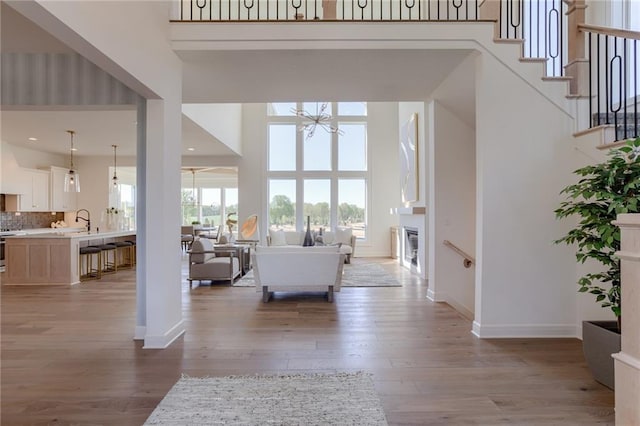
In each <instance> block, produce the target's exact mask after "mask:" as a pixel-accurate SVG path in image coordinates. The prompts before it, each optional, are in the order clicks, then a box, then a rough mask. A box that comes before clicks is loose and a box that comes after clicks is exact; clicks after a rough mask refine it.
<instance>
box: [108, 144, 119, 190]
mask: <svg viewBox="0 0 640 426" xmlns="http://www.w3.org/2000/svg"><path fill="white" fill-rule="evenodd" d="M111 146H112V147H113V177H112V178H111V185H109V189H110V191H111V192H112V193H114V192H118V190H119V189H120V186H119V185H118V184H119V183H120V182H119V181H118V163H117V161H116V150H117V149H118V145H111Z"/></svg>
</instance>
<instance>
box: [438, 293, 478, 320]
mask: <svg viewBox="0 0 640 426" xmlns="http://www.w3.org/2000/svg"><path fill="white" fill-rule="evenodd" d="M445 303H446V304H447V305H449V306H451V307H452V308H453V309H455V310H456V312H458V313H459V314H460V315H462V316H463V317H465V318H466V319H468V320H470V321H473V318H474V317H475V315H474V314H473V312H471V310H469V309H467V307H466V306H464V305H462V304H460V303H458V301H457V300H455V299H453V298H450V297H448V298H446V300H445Z"/></svg>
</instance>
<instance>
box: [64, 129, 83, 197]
mask: <svg viewBox="0 0 640 426" xmlns="http://www.w3.org/2000/svg"><path fill="white" fill-rule="evenodd" d="M67 133H69V136H71V150H70V154H71V161H70V167H69V171H68V172H67V174H65V175H64V192H80V175H79V174H78V173H76V171H75V170H74V169H73V151H75V149H74V147H73V136H74V135H75V134H76V132H75V130H67Z"/></svg>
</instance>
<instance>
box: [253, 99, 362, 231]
mask: <svg viewBox="0 0 640 426" xmlns="http://www.w3.org/2000/svg"><path fill="white" fill-rule="evenodd" d="M319 103H320V102H319ZM328 103H330V104H331V111H336V112H337V111H338V103H339V102H328ZM303 105H304V103H303V102H297V103H296V106H297V108H302V106H303ZM264 111H265V117H266V129H265V134H266V135H265V136H266V140H267V143H266V144H265V158H266V161H265V162H264V176H265V179H264V186H263V193H264V194H267V197H266V198H267V199H266V218H267V226H268V227H271V226H273V225H272V224H271V218H270V217H269V210H270V202H271V194H270V182H271V180H272V179H277V180H281V179H291V180H295V182H296V201H295V206H296V211H295V214H296V221H295V222H296V230H297V231H304V229H306V218H305V217H304V200H305V197H304V182H305V180H317V179H326V180H329V182H330V193H329V208H330V224H331V228H332V229H331V230H335V229H336V227H338V226H340V225H339V223H338V198H339V197H338V182H339V180H340V179H362V180H364V182H365V205H364V209H365V214H364V238H358V240H359V241H363V242H366V241H367V239H368V222H369V210H370V209H369V207H370V206H369V194H370V193H371V186H370V185H371V178H370V173H371V172H370V170H371V164H370V159H371V155H370V152H369V137H368V124H369V115H368V112H369V111H368V108H367V109H366V111H367V115H332V117H331V124H333V125H335V126H338V127H339V124H364V127H365V152H364V155H365V167H366V170H348V171H340V170H338V155H339V154H338V146H339V145H338V144H339V135H338V134H337V133H331V143H330V149H331V169H330V170H304V142H305V136H304V132H302V131H296V145H295V146H296V170H292V171H284V170H273V171H272V170H270V169H269V155H270V154H269V153H270V143H271V141H270V126H272V125H282V124H293V125H295V126H296V129H299V126H300V125H301V124H302V123H304V122H305V121H308V120H306V119H304V118H301V117H297V116H276V115H269V113H268V111H269V104H266V107H265V109H264ZM316 131H317V132H324V131H325V130H323V129H317V130H316Z"/></svg>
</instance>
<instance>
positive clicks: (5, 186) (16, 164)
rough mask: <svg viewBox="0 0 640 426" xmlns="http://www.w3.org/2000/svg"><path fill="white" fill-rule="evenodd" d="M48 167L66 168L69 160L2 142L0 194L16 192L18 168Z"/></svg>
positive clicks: (0, 153) (0, 146) (0, 150)
mask: <svg viewBox="0 0 640 426" xmlns="http://www.w3.org/2000/svg"><path fill="white" fill-rule="evenodd" d="M49 166H60V167H68V166H69V160H68V158H67V159H65V156H63V155H57V154H48V153H46V152H41V151H36V150H34V149H30V148H26V147H21V146H18V145H12V144H9V143H6V142H2V143H1V144H0V176H1V177H0V180H1V181H0V193H5V194H12V193H17V192H18V191H17V189H18V187H19V186H20V185H19V182H17V181H16V179H15V178H16V176H18V175H19V170H20V168H25V169H41V168H48V167H49Z"/></svg>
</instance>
